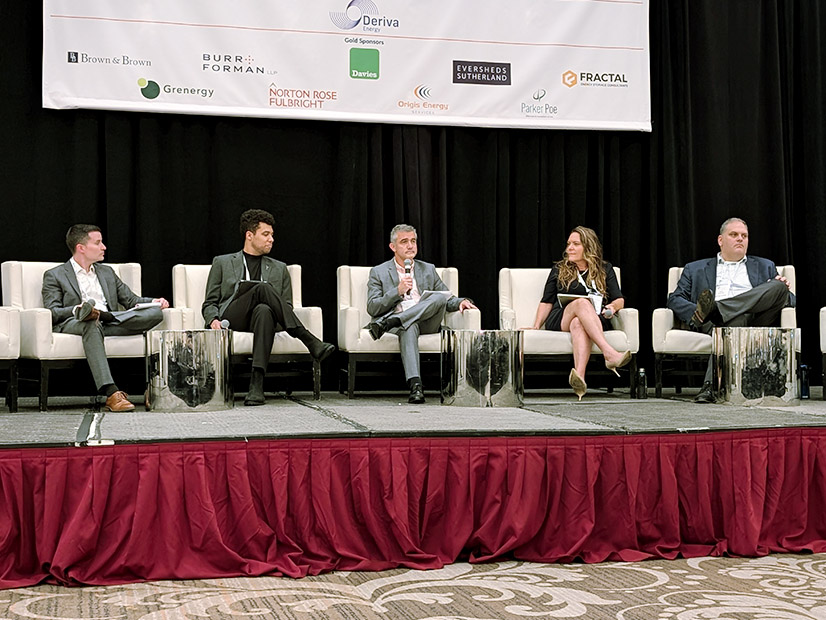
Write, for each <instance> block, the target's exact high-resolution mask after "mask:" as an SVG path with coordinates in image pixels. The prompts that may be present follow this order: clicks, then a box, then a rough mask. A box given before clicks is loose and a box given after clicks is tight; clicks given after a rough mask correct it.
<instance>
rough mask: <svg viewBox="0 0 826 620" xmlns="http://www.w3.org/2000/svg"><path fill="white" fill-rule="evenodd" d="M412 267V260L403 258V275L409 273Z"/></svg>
mask: <svg viewBox="0 0 826 620" xmlns="http://www.w3.org/2000/svg"><path fill="white" fill-rule="evenodd" d="M411 267H413V261H412V260H410V259H409V258H405V259H404V275H406V276H409V275H410V268H411Z"/></svg>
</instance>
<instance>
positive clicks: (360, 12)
mask: <svg viewBox="0 0 826 620" xmlns="http://www.w3.org/2000/svg"><path fill="white" fill-rule="evenodd" d="M330 21H332V22H333V24H334V25H335V27H336V28H339V29H340V30H352V29H353V28H355V27H356V26H361V29H362V30H363V31H364V32H381V29H382V28H398V27H399V20H398V19H394V18H392V17H387V16H386V15H381V14H380V13H379V8H378V7H377V6H376V5H375V3H373V1H372V0H350V2H348V3H347V8H345V9H344V11H343V12H339V11H330Z"/></svg>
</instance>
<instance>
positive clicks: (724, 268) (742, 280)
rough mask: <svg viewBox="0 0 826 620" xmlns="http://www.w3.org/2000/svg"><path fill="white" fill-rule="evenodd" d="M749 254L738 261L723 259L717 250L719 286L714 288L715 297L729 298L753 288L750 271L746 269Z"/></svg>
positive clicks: (718, 298)
mask: <svg viewBox="0 0 826 620" xmlns="http://www.w3.org/2000/svg"><path fill="white" fill-rule="evenodd" d="M747 260H748V256H744V257H743V258H741V259H740V260H738V261H729V260H723V256H722V255H721V254H720V253H719V252H717V286H716V288H715V290H714V299H717V300H720V299H729V298H730V297H736V296H737V295H739V294H740V293H745V292H746V291H750V290H751V289H752V288H754V287H752V285H751V281H750V280H749V272H748V269H746V261H747Z"/></svg>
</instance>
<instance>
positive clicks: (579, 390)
mask: <svg viewBox="0 0 826 620" xmlns="http://www.w3.org/2000/svg"><path fill="white" fill-rule="evenodd" d="M568 384H569V385H570V386H571V388H573V390H574V394H576V395H577V396H579V400H582V397H583V395H584V394H585V391H586V390H587V389H588V385H587V384H586V383H585V379H583V378H582V377H580V376H579V373H578V372H577V371H576V368H571V374H569V375H568Z"/></svg>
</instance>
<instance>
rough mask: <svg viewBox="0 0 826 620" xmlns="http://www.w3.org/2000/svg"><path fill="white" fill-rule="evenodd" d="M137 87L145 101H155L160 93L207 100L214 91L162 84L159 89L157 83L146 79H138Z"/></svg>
mask: <svg viewBox="0 0 826 620" xmlns="http://www.w3.org/2000/svg"><path fill="white" fill-rule="evenodd" d="M138 86H139V87H140V89H141V95H143V96H144V97H146V98H147V99H156V98H157V97H158V95H160V94H161V91H163V92H164V93H166V94H167V95H184V96H190V97H201V98H203V99H209V98H211V97H212V95H214V94H215V90H214V89H212V88H193V87H191V86H173V85H172V84H164V85H163V87H161V86H160V85H159V84H158V83H157V82H153V81H152V80H147V79H146V78H140V79H139V80H138Z"/></svg>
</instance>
